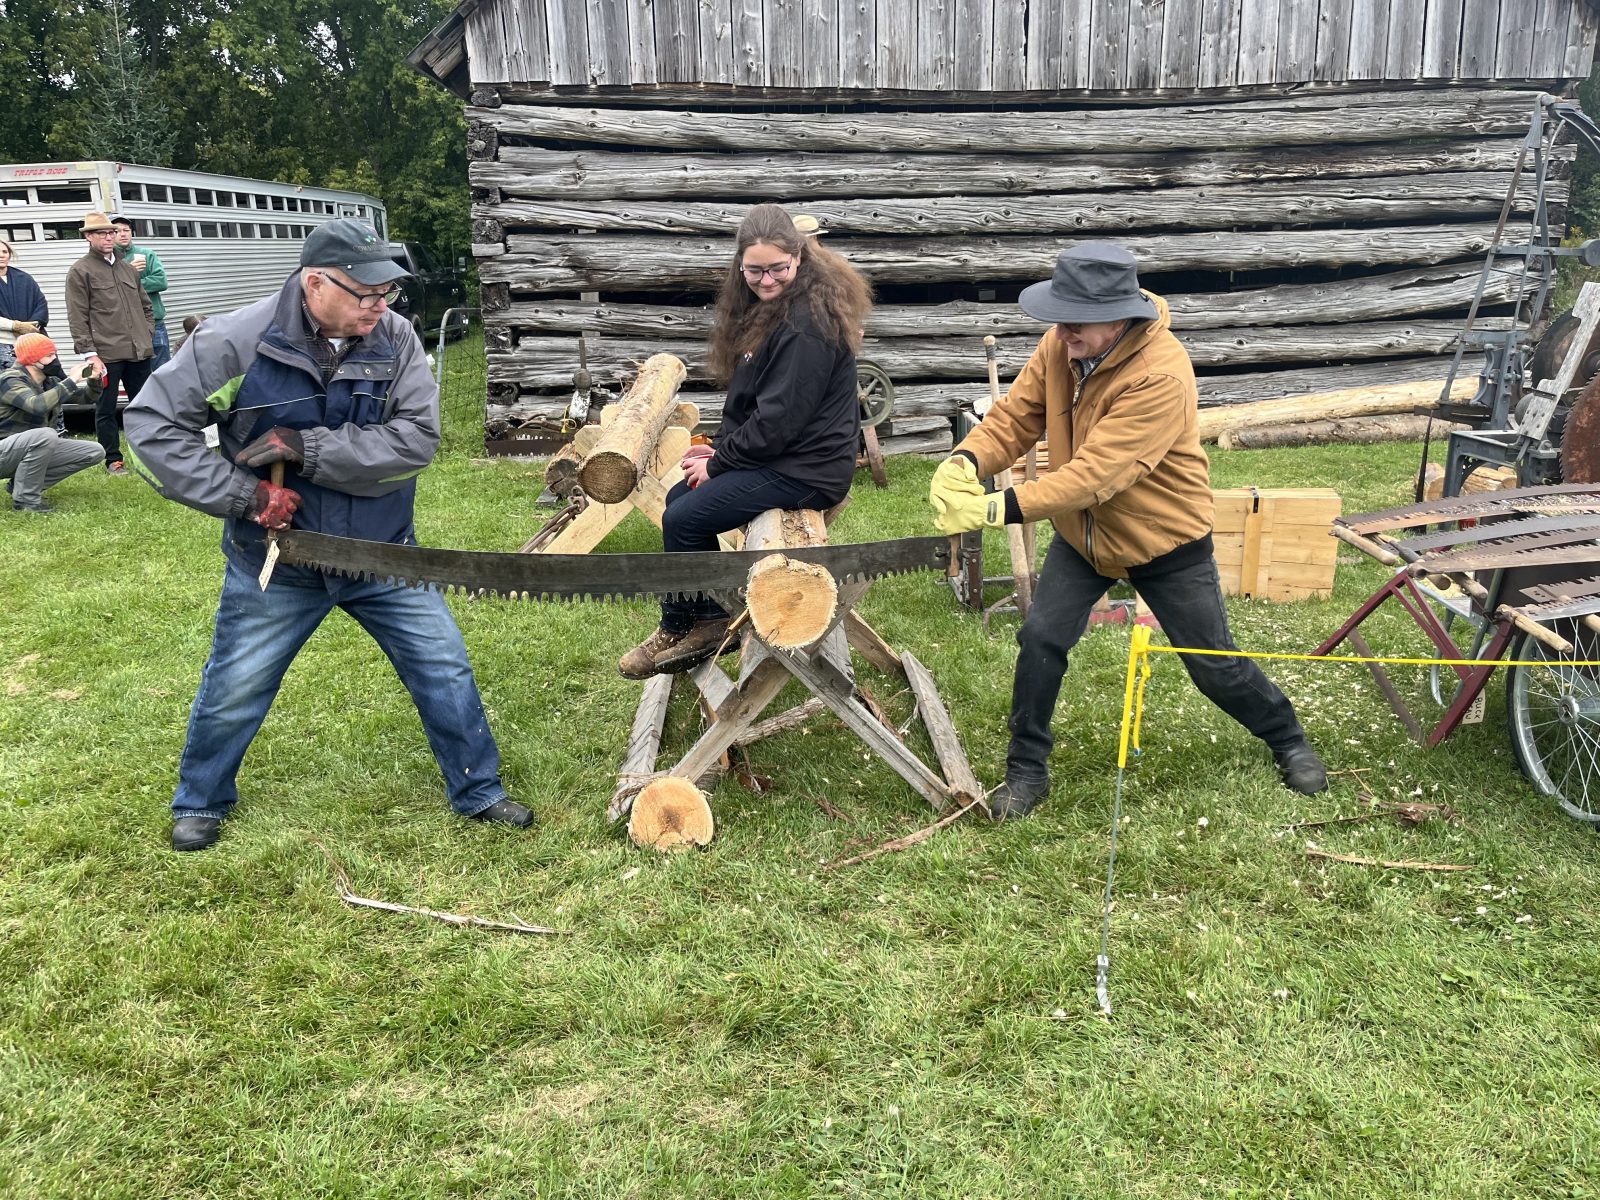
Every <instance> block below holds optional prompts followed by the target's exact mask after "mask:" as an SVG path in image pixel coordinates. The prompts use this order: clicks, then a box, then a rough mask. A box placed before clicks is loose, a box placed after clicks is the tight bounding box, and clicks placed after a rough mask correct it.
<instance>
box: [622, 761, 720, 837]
mask: <svg viewBox="0 0 1600 1200" xmlns="http://www.w3.org/2000/svg"><path fill="white" fill-rule="evenodd" d="M715 832H716V822H715V821H714V820H713V819H712V816H711V804H710V802H709V801H707V799H706V795H705V793H704V792H702V791H701V790H700V789H699V788H697V787H696V786H695V785H694V784H693V783H692V782H690V781H689V780H687V779H679V778H678V777H677V776H676V775H664V776H662V777H661V778H660V779H657V780H654V781H653V782H651V783H649V784H647V785H645V787H644V789H643V790H641V791H640V792H639V794H638V795H637V796H635V797H634V798H633V811H632V812H631V813H630V814H629V815H628V836H629V837H630V838H632V839H633V844H634V845H635V846H638V847H640V848H641V849H644V848H646V847H649V848H650V849H654V850H660V851H662V852H663V853H669V852H674V851H678V850H687V849H689V848H690V847H691V846H704V845H707V844H708V843H709V842H710V841H711V838H712V835H713V834H714V833H715Z"/></svg>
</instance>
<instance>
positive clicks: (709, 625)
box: [617, 617, 739, 679]
mask: <svg viewBox="0 0 1600 1200" xmlns="http://www.w3.org/2000/svg"><path fill="white" fill-rule="evenodd" d="M727 633H728V619H727V618H726V617H718V618H717V619H716V620H714V621H699V622H696V623H695V624H694V625H691V626H690V627H689V628H688V629H687V630H686V631H685V632H683V633H673V632H672V631H670V630H667V629H657V630H656V631H655V632H654V633H652V634H651V635H650V636H649V637H647V638H646V639H645V640H644V641H642V642H640V643H639V644H638V645H637V646H635V647H634V648H633V649H632V650H629V651H628V652H627V653H626V654H624V655H623V656H622V657H621V658H620V659H619V660H617V670H618V671H620V672H621V673H622V677H623V678H624V679H649V678H650V676H652V675H676V674H678V673H679V672H680V671H687V670H688V669H689V668H690V667H694V666H697V665H699V664H700V663H703V662H705V660H706V659H708V658H710V657H711V656H712V655H713V654H715V653H716V652H717V647H719V646H721V645H722V639H723V638H724V637H726V636H727ZM738 647H739V643H738V640H737V639H735V640H733V641H731V642H729V644H728V645H727V646H726V647H724V650H725V651H726V650H736V649H738Z"/></svg>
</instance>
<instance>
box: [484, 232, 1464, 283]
mask: <svg viewBox="0 0 1600 1200" xmlns="http://www.w3.org/2000/svg"><path fill="white" fill-rule="evenodd" d="M1080 236H1081V235H1080ZM1493 236H1494V225H1493V223H1492V222H1473V223H1469V224H1461V225H1410V226H1403V227H1398V228H1394V227H1386V226H1385V227H1368V228H1362V229H1358V230H1352V229H1286V230H1260V231H1256V232H1250V233H1231V232H1221V231H1219V232H1210V233H1177V234H1158V235H1155V236H1151V237H1123V238H1119V239H1118V240H1119V241H1121V242H1122V244H1123V245H1125V246H1127V247H1128V249H1130V250H1131V251H1133V253H1134V254H1135V255H1137V256H1138V259H1139V269H1140V272H1141V275H1144V276H1148V275H1154V274H1159V273H1160V272H1162V271H1252V270H1260V269H1262V268H1263V267H1265V266H1268V265H1270V266H1273V267H1279V268H1282V267H1309V266H1324V267H1337V266H1368V267H1375V266H1383V265H1392V266H1403V265H1424V264H1431V263H1440V262H1448V261H1450V260H1452V259H1460V258H1465V257H1468V256H1471V255H1482V254H1483V253H1484V252H1485V251H1487V250H1488V249H1489V246H1490V243H1491V239H1492V238H1493ZM506 240H507V253H505V254H503V255H501V256H499V257H497V258H494V259H491V260H489V261H486V262H483V263H482V264H481V265H480V268H479V278H480V279H482V280H483V281H484V282H485V283H507V284H510V285H511V288H512V290H513V291H551V292H583V291H604V290H659V289H661V288H674V287H685V288H699V289H703V290H706V291H712V290H714V289H715V288H716V286H717V284H718V282H719V281H720V280H721V277H722V273H723V272H724V271H725V270H726V269H727V256H728V252H729V244H730V243H729V239H727V238H725V237H723V238H705V237H616V236H612V237H601V236H599V235H595V236H593V237H579V236H574V237H566V238H561V237H534V236H532V235H528V234H512V235H510V236H509V237H508V238H507V239H506ZM1062 241H1063V239H1062V238H1060V237H997V238H990V237H984V238H975V237H967V238H953V237H952V238H840V239H838V240H837V241H834V242H832V243H831V248H832V249H834V250H836V251H838V252H840V253H841V254H843V255H844V256H845V257H846V258H848V259H849V260H850V261H851V263H853V264H854V265H855V266H856V267H857V268H858V269H859V270H861V271H862V272H863V273H865V274H866V275H867V276H868V278H870V279H871V280H872V281H873V282H874V283H936V282H937V283H953V282H961V281H965V282H996V281H1001V280H1008V279H1009V280H1025V281H1028V282H1032V281H1034V280H1036V279H1038V278H1040V276H1041V275H1042V274H1044V273H1045V272H1046V271H1048V270H1049V268H1050V265H1051V264H1052V263H1054V262H1055V258H1056V254H1057V253H1058V252H1059V251H1060V249H1061V245H1062Z"/></svg>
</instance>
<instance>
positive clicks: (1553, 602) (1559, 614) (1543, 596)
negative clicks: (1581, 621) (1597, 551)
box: [1517, 577, 1600, 621]
mask: <svg viewBox="0 0 1600 1200" xmlns="http://www.w3.org/2000/svg"><path fill="white" fill-rule="evenodd" d="M1522 594H1523V595H1524V596H1526V597H1527V602H1524V603H1520V604H1518V605H1517V611H1518V612H1520V613H1522V614H1523V615H1524V616H1529V617H1532V618H1533V619H1534V620H1535V621H1556V620H1560V619H1561V618H1563V617H1585V616H1588V615H1589V614H1590V613H1597V612H1600V577H1596V578H1590V579H1567V580H1562V581H1561V582H1560V583H1540V584H1535V585H1534V586H1532V587H1528V588H1524V589H1523V591H1522Z"/></svg>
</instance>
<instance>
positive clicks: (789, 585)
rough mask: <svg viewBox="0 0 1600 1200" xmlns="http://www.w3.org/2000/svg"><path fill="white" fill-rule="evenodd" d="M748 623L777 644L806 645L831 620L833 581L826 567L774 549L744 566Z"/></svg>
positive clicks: (836, 597) (787, 647) (834, 599)
mask: <svg viewBox="0 0 1600 1200" xmlns="http://www.w3.org/2000/svg"><path fill="white" fill-rule="evenodd" d="M745 604H746V605H747V606H748V607H749V609H750V624H751V625H752V626H753V627H754V628H755V631H756V633H758V634H759V635H760V636H761V640H762V641H764V642H766V643H767V644H768V645H769V646H776V647H778V648H779V649H781V650H798V649H800V648H801V647H804V646H809V645H811V644H812V643H814V642H815V641H816V640H817V639H818V638H820V637H821V636H822V635H823V634H825V633H827V632H828V629H829V627H830V626H831V625H832V624H833V614H834V611H835V610H836V609H837V608H838V604H839V584H838V582H837V581H836V580H835V579H834V577H833V576H832V575H831V574H829V572H828V569H827V568H826V567H823V566H819V565H818V564H817V563H809V562H801V561H799V560H798V559H793V558H789V557H788V556H787V555H783V554H774V555H771V556H769V557H767V558H763V559H762V560H761V561H760V562H758V563H757V564H756V565H755V566H753V567H751V568H750V578H749V582H748V584H747V586H746V591H745Z"/></svg>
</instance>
